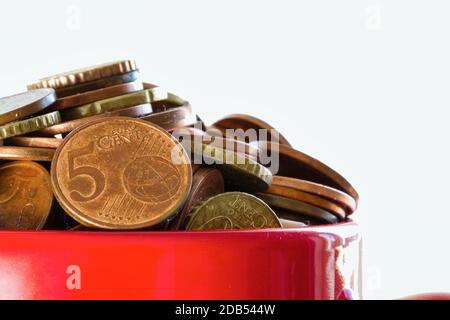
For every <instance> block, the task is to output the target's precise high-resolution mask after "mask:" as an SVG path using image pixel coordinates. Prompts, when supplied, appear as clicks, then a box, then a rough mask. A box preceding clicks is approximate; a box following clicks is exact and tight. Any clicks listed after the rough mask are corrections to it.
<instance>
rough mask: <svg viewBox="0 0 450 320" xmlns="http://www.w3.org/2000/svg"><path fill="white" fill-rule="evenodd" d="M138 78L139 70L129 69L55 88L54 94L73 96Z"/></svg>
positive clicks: (59, 97) (59, 96)
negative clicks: (122, 72) (106, 76)
mask: <svg viewBox="0 0 450 320" xmlns="http://www.w3.org/2000/svg"><path fill="white" fill-rule="evenodd" d="M138 80H139V71H137V70H136V71H131V72H128V73H124V74H120V75H116V76H111V77H108V78H102V79H98V80H94V81H90V82H85V83H80V84H77V85H74V86H70V87H67V88H60V89H56V94H57V96H58V99H61V98H64V97H68V96H73V95H76V94H79V93H84V92H87V91H93V90H98V89H102V88H106V87H111V86H115V85H118V84H123V83H129V82H134V81H138Z"/></svg>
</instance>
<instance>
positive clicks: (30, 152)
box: [0, 146, 55, 162]
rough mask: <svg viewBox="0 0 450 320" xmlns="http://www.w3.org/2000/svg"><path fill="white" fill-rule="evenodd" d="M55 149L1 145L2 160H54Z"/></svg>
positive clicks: (0, 158) (0, 157)
mask: <svg viewBox="0 0 450 320" xmlns="http://www.w3.org/2000/svg"><path fill="white" fill-rule="evenodd" d="M54 154H55V149H50V148H30V147H16V146H0V160H29V161H45V162H49V161H52V159H53V155H54Z"/></svg>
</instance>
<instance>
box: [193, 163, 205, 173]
mask: <svg viewBox="0 0 450 320" xmlns="http://www.w3.org/2000/svg"><path fill="white" fill-rule="evenodd" d="M200 168H203V166H202V165H201V164H193V165H192V174H193V175H195V173H196V172H197V171H198V170H200Z"/></svg>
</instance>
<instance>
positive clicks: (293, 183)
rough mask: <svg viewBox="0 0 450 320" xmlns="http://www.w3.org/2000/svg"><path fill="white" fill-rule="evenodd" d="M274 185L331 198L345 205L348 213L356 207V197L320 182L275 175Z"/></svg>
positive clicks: (340, 204) (342, 205)
mask: <svg viewBox="0 0 450 320" xmlns="http://www.w3.org/2000/svg"><path fill="white" fill-rule="evenodd" d="M272 186H278V187H284V188H291V189H294V190H298V191H303V192H306V193H310V194H314V195H316V196H319V197H322V198H325V199H328V200H331V201H333V202H335V203H336V204H338V205H339V206H341V207H343V208H344V209H345V211H346V213H347V214H352V213H353V212H354V211H355V209H356V201H355V199H353V198H352V197H350V196H349V195H348V194H346V193H344V192H342V191H340V190H337V189H334V188H331V187H327V186H324V185H321V184H318V183H314V182H310V181H305V180H300V179H295V178H289V177H281V176H274V177H273V179H272ZM269 193H270V192H269Z"/></svg>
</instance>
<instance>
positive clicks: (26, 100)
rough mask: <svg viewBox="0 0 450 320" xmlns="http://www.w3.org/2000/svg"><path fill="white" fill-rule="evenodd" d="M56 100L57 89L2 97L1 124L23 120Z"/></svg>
mask: <svg viewBox="0 0 450 320" xmlns="http://www.w3.org/2000/svg"><path fill="white" fill-rule="evenodd" d="M55 101H56V95H55V90H53V89H38V90H32V91H28V92H23V93H19V94H15V95H13V96H9V97H4V98H1V99H0V124H5V123H8V122H12V121H17V120H21V119H23V118H25V117H28V116H30V115H32V114H33V113H36V112H39V111H42V110H44V109H45V108H47V107H48V106H50V105H51V104H52V103H54V102H55Z"/></svg>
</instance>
